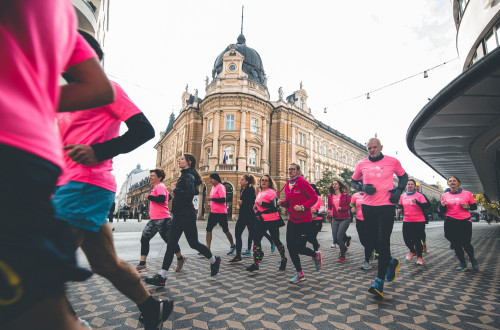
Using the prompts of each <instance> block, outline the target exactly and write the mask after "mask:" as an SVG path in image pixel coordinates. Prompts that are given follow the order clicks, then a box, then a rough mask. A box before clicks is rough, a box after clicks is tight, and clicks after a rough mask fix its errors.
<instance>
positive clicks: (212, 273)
mask: <svg viewBox="0 0 500 330" xmlns="http://www.w3.org/2000/svg"><path fill="white" fill-rule="evenodd" d="M219 267H220V257H217V256H215V262H214V263H213V264H211V265H210V276H215V275H217V273H219Z"/></svg>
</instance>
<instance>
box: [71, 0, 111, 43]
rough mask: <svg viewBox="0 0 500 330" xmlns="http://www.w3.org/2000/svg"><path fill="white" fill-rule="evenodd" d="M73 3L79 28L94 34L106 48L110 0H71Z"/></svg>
mask: <svg viewBox="0 0 500 330" xmlns="http://www.w3.org/2000/svg"><path fill="white" fill-rule="evenodd" d="M71 3H72V4H73V7H74V8H75V11H76V15H77V17H78V28H79V29H80V30H83V31H85V32H87V33H89V34H91V35H92V36H94V37H95V38H96V40H97V41H98V42H99V44H100V45H101V47H102V48H103V49H104V48H105V39H106V33H107V31H108V13H109V0H71Z"/></svg>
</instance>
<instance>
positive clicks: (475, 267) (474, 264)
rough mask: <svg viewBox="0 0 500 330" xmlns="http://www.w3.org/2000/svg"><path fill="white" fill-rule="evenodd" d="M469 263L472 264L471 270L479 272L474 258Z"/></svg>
mask: <svg viewBox="0 0 500 330" xmlns="http://www.w3.org/2000/svg"><path fill="white" fill-rule="evenodd" d="M470 262H471V264H472V269H474V270H475V271H476V272H477V271H478V270H479V264H478V263H477V260H476V258H471V259H470Z"/></svg>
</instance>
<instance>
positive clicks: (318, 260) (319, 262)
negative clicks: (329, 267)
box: [313, 251, 323, 271]
mask: <svg viewBox="0 0 500 330" xmlns="http://www.w3.org/2000/svg"><path fill="white" fill-rule="evenodd" d="M313 260H314V266H316V270H317V271H319V270H320V269H321V267H323V256H322V255H321V251H318V252H316V258H313Z"/></svg>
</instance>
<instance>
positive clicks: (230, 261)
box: [229, 256, 241, 264]
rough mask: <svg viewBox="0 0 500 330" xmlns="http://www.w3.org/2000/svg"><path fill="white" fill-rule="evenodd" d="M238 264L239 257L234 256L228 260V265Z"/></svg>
mask: <svg viewBox="0 0 500 330" xmlns="http://www.w3.org/2000/svg"><path fill="white" fill-rule="evenodd" d="M238 262H241V257H239V256H236V257H234V258H233V259H231V260H229V263H231V264H236V263H238Z"/></svg>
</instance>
